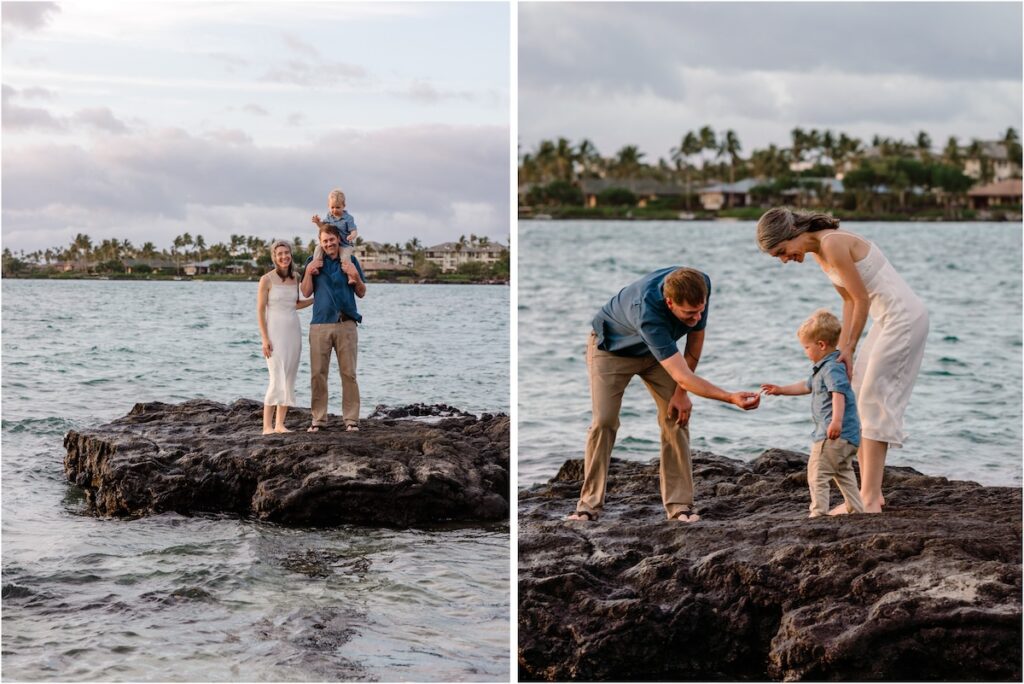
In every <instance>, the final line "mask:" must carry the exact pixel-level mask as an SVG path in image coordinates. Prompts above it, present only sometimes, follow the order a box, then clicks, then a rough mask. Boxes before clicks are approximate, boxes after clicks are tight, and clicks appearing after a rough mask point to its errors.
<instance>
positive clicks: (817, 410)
mask: <svg viewBox="0 0 1024 684" xmlns="http://www.w3.org/2000/svg"><path fill="white" fill-rule="evenodd" d="M838 358H839V351H838V350H837V351H834V352H832V353H830V354H827V355H826V356H825V358H823V359H822V360H821V361H819V362H818V363H816V364H814V369H813V371H812V372H811V377H810V378H809V379H808V380H807V387H808V389H810V390H811V416H812V417H813V418H814V432H813V433H812V434H811V437H812V439H813V441H815V442H820V441H822V440H824V439H826V438H827V437H828V433H827V430H828V424H829V423H831V422H832V393H833V392H839V393H840V394H842V395H843V397H844V398H845V399H846V402H845V403H846V406H845V407H843V428H842V432H841V433H840V435H839V436H840V437H842V438H843V439H845V440H846V441H847V442H849V443H850V444H852V445H853V446H860V416H858V415H857V398H856V397H855V396H854V395H853V387H851V386H850V378H849V376H848V375H847V374H846V366H844V365H843V364H841V363H837V362H836V359H838Z"/></svg>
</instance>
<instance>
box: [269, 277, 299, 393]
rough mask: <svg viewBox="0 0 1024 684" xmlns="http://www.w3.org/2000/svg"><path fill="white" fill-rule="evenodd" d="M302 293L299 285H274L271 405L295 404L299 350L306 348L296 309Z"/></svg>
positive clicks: (272, 289)
mask: <svg viewBox="0 0 1024 684" xmlns="http://www.w3.org/2000/svg"><path fill="white" fill-rule="evenodd" d="M298 296H299V289H298V284H295V285H283V284H278V283H271V285H270V295H269V298H268V300H267V334H268V335H269V336H270V344H271V346H272V347H273V351H271V352H270V358H269V359H267V370H268V371H270V385H269V386H268V387H267V395H266V396H265V397H264V398H263V403H264V404H269V405H271V406H295V374H296V373H297V372H298V370H299V352H300V351H301V350H302V330H301V328H300V327H299V312H298V311H296V309H295V302H296V300H297V298H298Z"/></svg>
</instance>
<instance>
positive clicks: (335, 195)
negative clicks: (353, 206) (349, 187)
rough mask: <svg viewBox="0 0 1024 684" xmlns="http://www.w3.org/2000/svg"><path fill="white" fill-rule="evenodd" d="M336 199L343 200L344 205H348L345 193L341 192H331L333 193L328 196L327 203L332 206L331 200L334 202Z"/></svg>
mask: <svg viewBox="0 0 1024 684" xmlns="http://www.w3.org/2000/svg"><path fill="white" fill-rule="evenodd" d="M334 199H338V200H341V203H342V204H348V203H347V202H346V201H345V193H343V192H342V191H341V190H331V192H330V193H328V195H327V203H328V204H330V202H331V200H334Z"/></svg>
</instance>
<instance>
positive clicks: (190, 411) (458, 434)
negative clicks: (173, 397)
mask: <svg viewBox="0 0 1024 684" xmlns="http://www.w3.org/2000/svg"><path fill="white" fill-rule="evenodd" d="M335 420H336V423H335V424H334V425H328V426H327V427H326V428H325V429H321V430H320V432H317V433H308V432H306V431H305V429H306V427H307V426H308V425H309V424H310V413H309V411H308V410H303V409H295V408H293V409H292V410H290V411H289V412H288V419H287V422H286V426H287V427H288V428H289V429H292V430H294V432H292V433H285V434H274V435H262V434H261V431H262V424H263V423H262V421H263V404H261V403H258V402H255V401H251V400H246V399H240V400H238V401H236V402H235V403H233V404H231V405H229V406H228V405H224V404H219V403H217V402H213V401H207V400H202V399H195V400H192V401H187V402H185V403H182V404H164V403H161V402H151V403H144V404H136V405H135V407H134V408H133V409H132V410H131V412H130V413H129V414H128V415H127V416H125V417H123V418H119V419H117V420H115V421H113V422H111V423H108V424H106V425H103V426H100V427H98V428H95V429H91V430H83V431H71V432H69V433H68V434H67V435H66V436H65V438H64V446H65V447H66V448H67V456H66V457H65V459H64V471H65V474H66V475H67V478H68V480H69V481H71V482H72V483H74V484H76V485H78V486H79V487H81V488H82V489H83V490H84V491H85V495H86V502H87V504H88V506H89V508H90V509H91V510H92V511H93V512H95V513H97V514H99V515H113V516H139V515H148V514H154V513H161V512H165V511H174V512H177V513H181V514H185V515H189V514H195V513H222V512H228V513H235V514H239V515H245V516H253V517H256V518H259V519H262V520H268V521H273V522H277V523H281V524H285V525H316V526H326V525H337V524H341V523H356V524H371V525H372V524H390V525H398V526H408V525H422V524H429V523H434V522H439V521H448V520H452V521H466V522H484V521H494V520H504V519H507V518H508V515H509V503H508V498H509V419H508V416H505V415H498V416H491V417H489V418H488V419H487V420H484V419H477V418H476V417H475V416H469V417H459V418H453V419H445V420H440V421H436V422H433V423H431V424H429V425H428V424H425V423H423V422H417V421H412V420H403V421H394V420H364V421H362V422H361V423H360V429H359V431H358V432H345V431H344V426H343V425H342V424H341V421H340V419H335Z"/></svg>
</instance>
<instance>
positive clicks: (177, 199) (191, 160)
mask: <svg viewBox="0 0 1024 684" xmlns="http://www.w3.org/2000/svg"><path fill="white" fill-rule="evenodd" d="M508 135H509V131H508V129H507V128H506V127H494V126H440V125H432V126H415V127H407V128H399V129H385V130H378V131H373V132H361V131H349V130H345V131H332V132H331V133H330V134H329V135H327V136H325V137H324V138H322V139H320V140H317V141H315V142H312V143H309V144H307V145H305V146H302V147H296V148H278V147H270V146H257V145H254V144H252V143H251V141H249V140H246V139H245V138H244V134H243V136H238V135H235V134H233V133H232V132H230V131H225V132H219V133H218V134H214V135H209V136H205V137H198V136H196V135H193V134H191V133H189V132H186V131H184V130H181V129H163V130H158V131H152V132H134V133H130V134H128V135H122V136H118V137H116V138H109V139H105V140H104V141H103V143H102V144H96V145H92V146H82V145H77V144H64V145H58V144H54V143H52V142H48V143H45V144H33V145H22V146H14V147H8V148H5V150H4V155H3V159H2V164H3V177H4V184H3V187H2V192H3V197H2V206H3V225H4V238H5V244H9V245H11V247H12V248H25V249H35V248H42V247H49V246H53V244H55V242H56V243H60V242H62V241H66V240H67V239H70V238H71V237H73V235H74V234H75V233H76V232H86V233H88V234H90V235H91V236H92V237H93V239H94V240H96V239H103V238H107V237H120V238H124V237H127V238H128V239H132V240H133V241H134V240H136V239H137V238H135V237H132V235H129V234H128V233H129V231H136V232H137V231H138V230H140V227H144V229H145V234H146V235H148V236H149V237H147V238H146V239H151V240H153V241H154V242H156V243H157V244H158V245H167V244H169V242H170V240H171V239H173V237H174V235H176V234H180V233H181V232H183V231H184V230H189V231H190V232H192V233H193V234H195V233H197V232H202V233H203V234H204V235H205V236H206V238H207V241H208V242H217V241H221V240H225V239H227V236H228V235H229V234H230V233H231V232H236V233H238V232H243V233H245V234H250V235H260V236H263V237H271V236H273V235H295V234H298V235H303V234H305V232H307V231H308V230H309V226H308V224H309V216H310V215H312V214H313V213H317V212H319V213H323V211H324V209H325V207H324V204H325V199H324V198H325V197H326V193H327V191H328V190H330V189H331V188H333V187H341V188H343V189H344V190H345V192H346V194H347V196H348V199H349V208H350V211H352V213H353V214H354V215H355V216H356V218H357V220H358V221H359V225H360V228H361V229H362V230H361V232H362V233H364V237H365V238H366V239H368V240H380V241H387V242H394V241H399V242H404V241H405V240H407V239H409V238H411V237H413V236H417V237H419V238H420V239H421V240H423V241H424V242H428V241H429V242H440V241H444V240H450V239H454V238H455V237H457V236H458V234H459V233H462V232H465V233H467V234H468V233H469V232H473V233H476V234H478V235H488V236H490V237H492V239H495V240H502V241H504V240H505V239H507V237H506V236H507V235H508V232H509V218H508V216H509V204H508V187H509V186H508V184H509V169H508V161H507V160H508ZM338 140H343V141H344V145H343V148H342V150H341V151H339V148H338V145H337V144H336V141H338ZM55 198H60V203H62V204H63V205H64V206H66V207H67V211H66V213H60V212H58V213H56V214H55V213H54V212H53V211H52V210H51V209H52V207H53V206H54V204H55V203H56V202H57V200H55ZM225 216H229V217H234V218H233V220H231V221H225V220H223V219H224V217H225ZM399 217H404V218H402V220H398V218H399ZM55 221H56V223H55ZM133 234H134V233H133ZM43 236H46V239H43ZM55 236H57V237H58V239H56V240H54V237H55Z"/></svg>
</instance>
